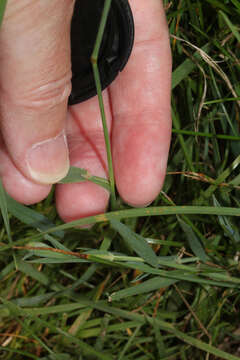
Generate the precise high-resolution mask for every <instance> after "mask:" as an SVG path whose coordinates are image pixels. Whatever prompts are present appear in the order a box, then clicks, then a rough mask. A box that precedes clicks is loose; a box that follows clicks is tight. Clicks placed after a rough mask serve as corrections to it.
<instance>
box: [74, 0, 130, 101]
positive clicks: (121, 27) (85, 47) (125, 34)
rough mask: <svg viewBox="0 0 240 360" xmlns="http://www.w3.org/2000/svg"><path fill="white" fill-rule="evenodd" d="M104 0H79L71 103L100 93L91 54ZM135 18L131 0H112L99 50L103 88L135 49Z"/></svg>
mask: <svg viewBox="0 0 240 360" xmlns="http://www.w3.org/2000/svg"><path fill="white" fill-rule="evenodd" d="M103 6H104V0H76V3H75V8H74V13H73V18H72V25H71V57H72V92H71V95H70V97H69V104H70V105H73V104H77V103H79V102H81V101H84V100H87V99H89V98H90V97H92V96H94V95H96V93H97V91H96V86H95V81H94V77H93V70H92V65H91V62H90V58H91V55H92V51H93V48H94V44H95V41H96V37H97V32H98V27H99V23H100V20H101V15H102V10H103ZM133 41H134V22H133V16H132V12H131V8H130V6H129V4H128V0H112V4H111V8H110V12H109V15H108V20H107V24H106V28H105V31H104V36H103V40H102V44H101V48H100V52H99V58H98V67H99V72H100V78H101V85H102V89H105V88H106V87H107V86H108V85H109V84H110V83H111V82H112V81H113V80H114V79H115V78H116V76H117V75H118V73H119V71H122V70H123V68H124V66H125V65H126V63H127V61H128V58H129V56H130V54H131V51H132V46H133Z"/></svg>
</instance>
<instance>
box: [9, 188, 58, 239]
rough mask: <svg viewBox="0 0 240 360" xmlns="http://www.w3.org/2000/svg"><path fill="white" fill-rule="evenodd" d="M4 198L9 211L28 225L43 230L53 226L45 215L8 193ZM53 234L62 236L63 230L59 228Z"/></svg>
mask: <svg viewBox="0 0 240 360" xmlns="http://www.w3.org/2000/svg"><path fill="white" fill-rule="evenodd" d="M6 200H7V207H8V210H9V212H10V213H11V214H12V215H13V216H15V217H16V218H17V219H19V220H20V221H22V222H23V223H24V224H27V225H30V226H32V227H34V228H36V229H39V230H41V231H45V230H47V229H50V228H52V227H53V226H55V225H54V224H53V223H52V222H51V221H50V220H49V219H48V218H47V217H46V216H44V215H42V214H40V213H39V212H37V211H35V210H33V209H31V208H29V207H27V206H24V205H22V204H20V203H19V202H17V201H16V200H14V199H12V198H11V197H10V196H9V195H6ZM55 235H56V236H58V237H59V238H63V236H64V232H63V231H61V230H60V231H59V230H56V232H55Z"/></svg>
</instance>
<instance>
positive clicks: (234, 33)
mask: <svg viewBox="0 0 240 360" xmlns="http://www.w3.org/2000/svg"><path fill="white" fill-rule="evenodd" d="M219 14H220V15H221V16H222V18H223V19H224V21H225V23H226V24H227V26H228V27H229V29H230V30H231V32H232V33H233V35H234V36H235V38H236V39H237V41H238V42H240V34H239V32H238V30H237V26H235V25H233V23H232V22H231V21H230V19H229V17H228V16H227V15H226V14H225V13H224V12H223V11H221V10H220V11H219Z"/></svg>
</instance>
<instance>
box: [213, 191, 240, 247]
mask: <svg viewBox="0 0 240 360" xmlns="http://www.w3.org/2000/svg"><path fill="white" fill-rule="evenodd" d="M213 204H214V206H216V207H221V205H220V204H219V202H218V201H217V199H216V197H215V196H214V195H213ZM218 220H219V224H220V225H221V227H222V228H223V230H224V233H225V235H227V236H228V237H229V238H230V239H232V240H234V241H235V242H240V235H239V231H238V229H237V228H236V227H234V226H233V224H232V223H231V221H230V220H229V219H228V218H227V217H226V216H222V215H219V216H218Z"/></svg>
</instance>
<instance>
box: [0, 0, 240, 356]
mask: <svg viewBox="0 0 240 360" xmlns="http://www.w3.org/2000/svg"><path fill="white" fill-rule="evenodd" d="M3 7H4V6H2V8H1V7H0V10H3ZM165 7H166V12H167V18H168V23H169V28H170V32H171V44H172V52H173V82H172V84H173V85H172V88H173V95H172V117H173V138H172V145H171V151H170V158H169V166H168V175H167V177H166V181H165V185H164V188H163V190H162V192H161V194H160V195H159V197H158V198H157V199H156V201H155V202H154V204H153V206H152V207H149V208H146V209H137V210H136V209H129V208H128V207H127V206H126V205H125V204H123V203H122V202H121V200H120V199H118V200H117V206H118V208H119V210H121V211H117V212H109V213H107V214H106V215H100V216H96V217H92V218H88V219H85V220H80V221H76V222H75V223H72V224H67V225H61V222H60V220H59V219H58V217H57V214H56V210H55V207H54V202H53V194H52V193H51V195H50V196H49V197H48V198H47V199H46V200H45V201H43V202H42V203H40V204H38V205H36V206H33V207H29V208H26V207H24V206H22V205H20V204H18V203H16V202H15V201H13V200H12V199H10V198H9V197H7V196H5V194H4V191H3V190H2V189H1V193H0V197H1V208H2V215H3V216H2V220H1V221H2V227H1V232H0V296H1V305H0V344H1V346H0V359H5V360H8V359H14V360H22V359H24V360H25V359H45V360H47V359H48V360H53V359H56V360H70V359H71V360H75V359H76V360H80V359H84V360H85V359H86V360H87V359H89V360H90V359H102V360H105V359H106V360H107V359H109V360H110V359H112V360H113V359H117V360H131V359H138V360H151V359H164V360H166V359H169V360H170V359H183V360H185V359H228V360H231V359H240V350H239V341H240V331H239V308H240V291H239V289H240V278H239V256H240V232H239V217H240V209H239V204H240V198H239V194H240V191H239V190H240V175H239V163H240V155H239V154H240V132H239V121H240V112H239V107H240V85H239V77H240V63H239V58H240V31H239V16H240V3H239V1H238V0H221V1H220V0H205V1H202V0H195V1H194V0H179V1H167V0H166V1H165ZM0 19H1V16H0ZM159 86H161V84H159ZM79 176H82V179H84V177H85V176H87V177H88V178H89V174H86V173H85V172H84V171H82V172H81V174H79V172H78V171H76V170H74V169H73V171H72V173H71V181H73V180H74V179H76V177H78V179H79ZM143 176H144V172H143ZM92 180H93V181H97V182H98V183H99V184H100V185H103V186H105V187H107V188H109V184H108V183H107V182H106V181H102V180H101V179H98V178H93V179H92ZM7 209H8V211H6V210H7ZM120 221H121V222H120ZM90 222H91V223H96V225H95V226H94V227H93V228H92V229H91V230H79V229H76V228H74V225H76V224H84V223H90ZM43 247H44V249H42V248H43Z"/></svg>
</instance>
